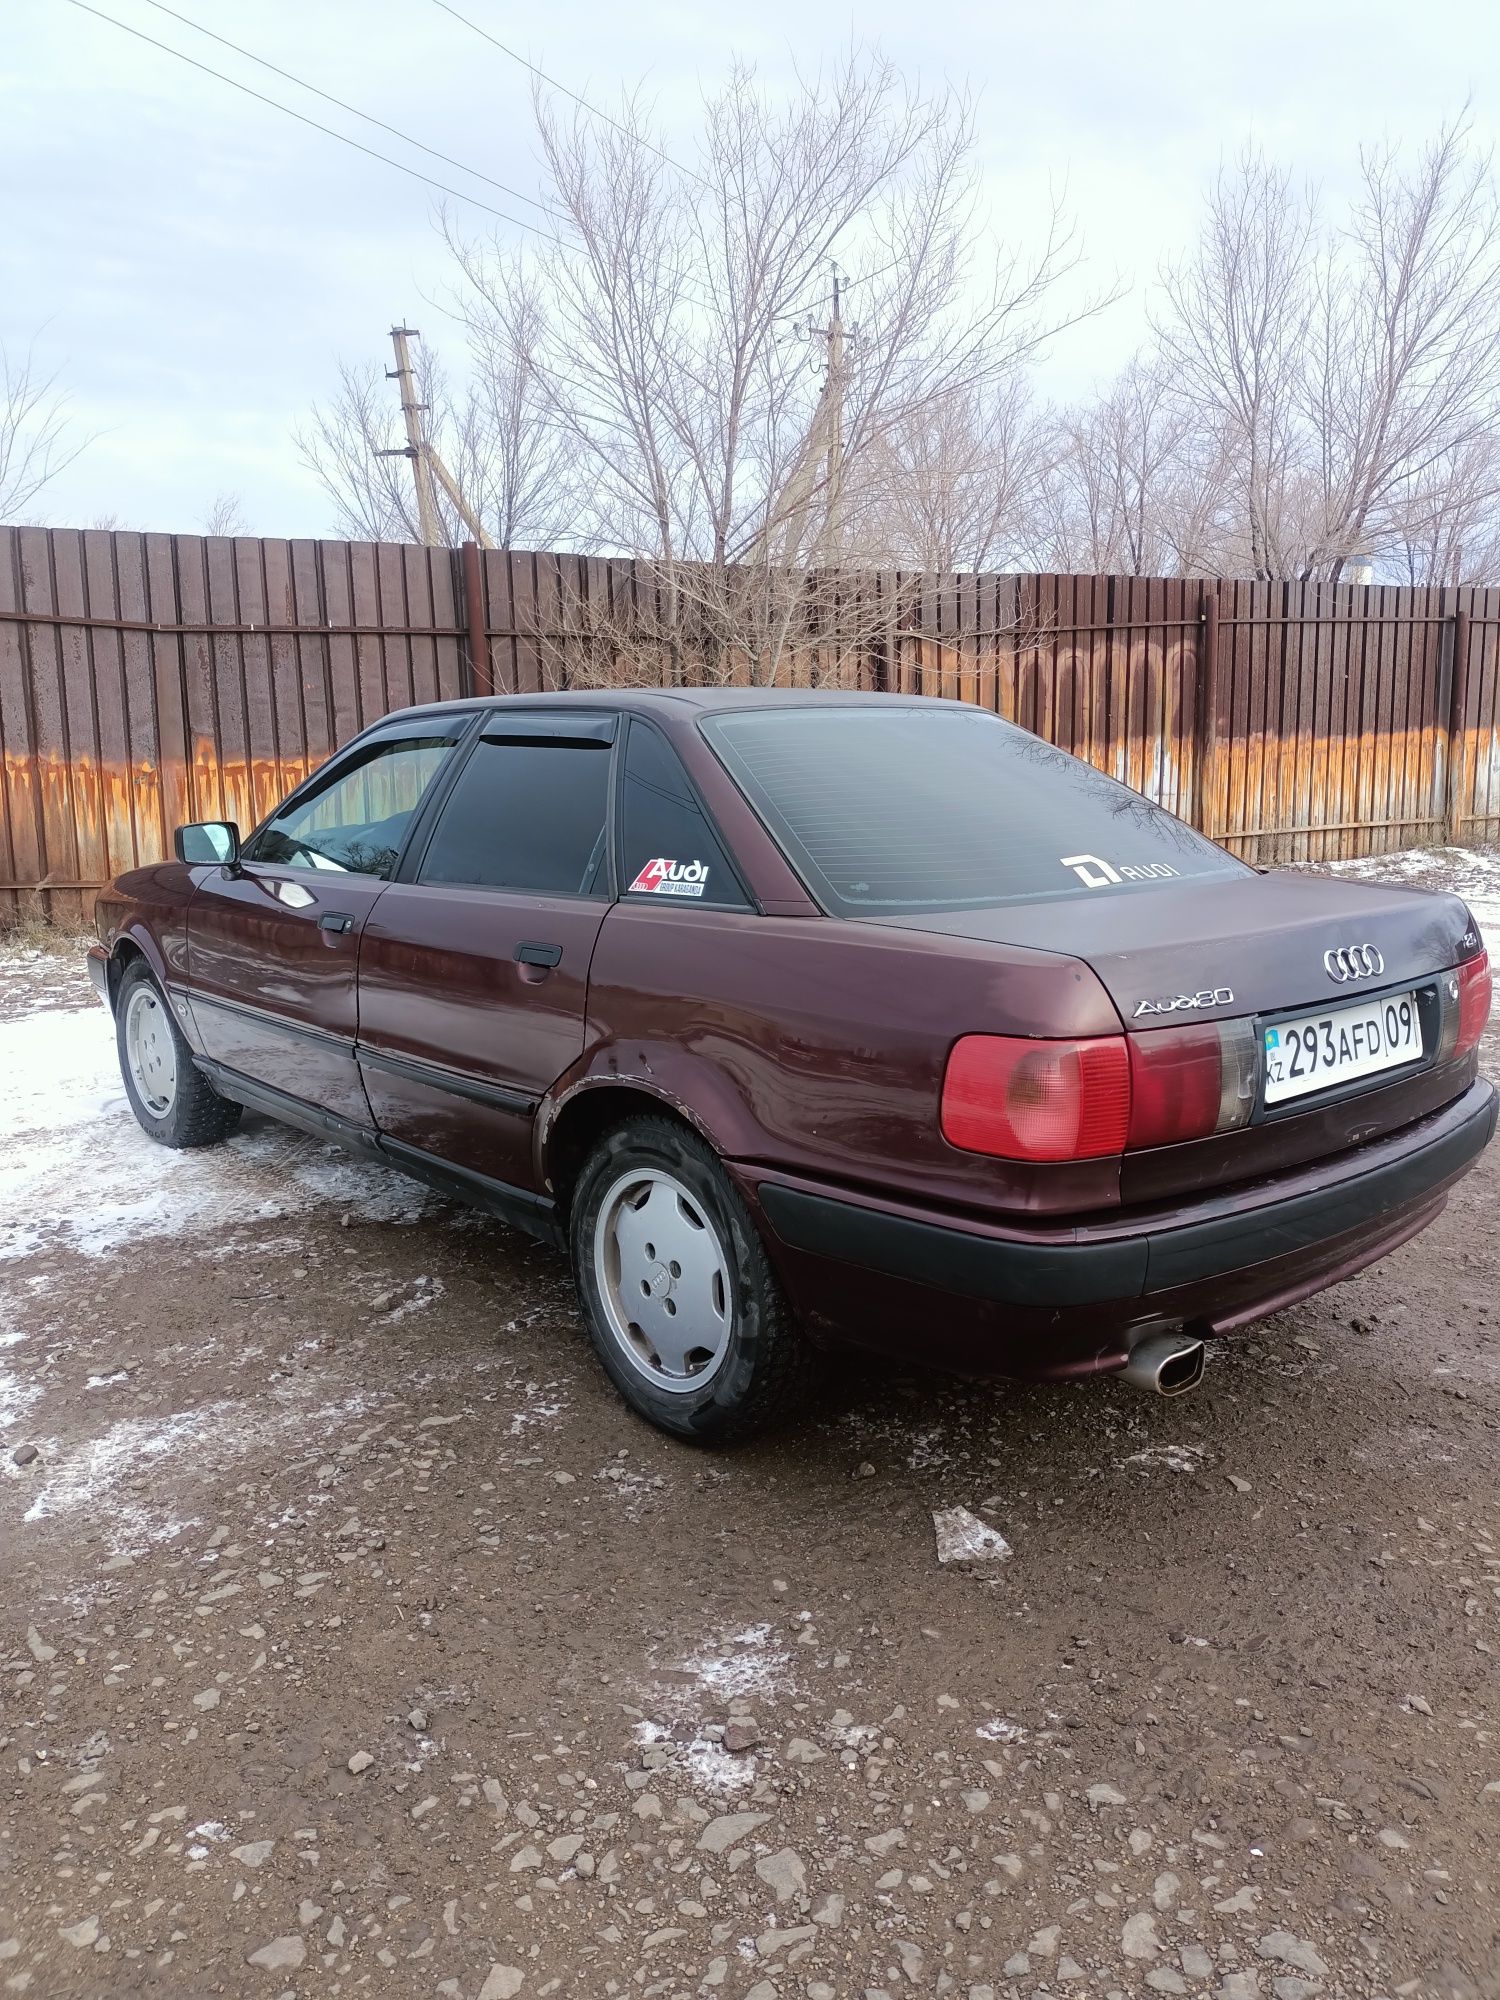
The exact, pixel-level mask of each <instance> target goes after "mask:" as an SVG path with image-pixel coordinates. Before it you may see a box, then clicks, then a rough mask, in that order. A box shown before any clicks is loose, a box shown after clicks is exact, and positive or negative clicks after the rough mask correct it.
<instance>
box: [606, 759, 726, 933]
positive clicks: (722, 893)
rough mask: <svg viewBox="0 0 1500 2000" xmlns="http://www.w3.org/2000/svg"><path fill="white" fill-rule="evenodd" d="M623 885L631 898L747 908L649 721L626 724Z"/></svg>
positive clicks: (677, 763) (676, 764) (677, 762)
mask: <svg viewBox="0 0 1500 2000" xmlns="http://www.w3.org/2000/svg"><path fill="white" fill-rule="evenodd" d="M620 849H621V868H620V891H621V894H622V895H624V896H627V897H629V898H630V899H631V900H634V899H635V898H636V897H645V896H650V897H651V898H653V900H654V901H656V902H658V903H669V902H670V903H677V904H683V905H686V906H689V907H696V906H699V905H701V904H704V903H713V904H717V905H719V906H720V907H721V908H722V907H724V906H726V905H727V906H728V907H729V908H731V909H740V910H745V909H749V908H750V899H749V897H748V896H747V895H746V893H745V890H744V887H743V885H742V884H741V882H740V878H739V876H738V874H737V873H736V872H735V869H734V866H733V864H732V863H731V862H730V859H729V856H728V854H727V853H726V852H725V850H724V847H723V845H722V843H721V842H720V840H719V837H718V835H717V834H716V833H715V832H714V830H713V828H712V827H711V826H710V825H709V822H708V816H707V814H706V813H705V812H704V810H703V808H702V806H701V805H700V804H699V802H698V798H697V795H696V793H695V792H694V790H693V787H692V783H691V781H690V780H689V778H688V775H687V772H686V771H685V770H684V769H683V767H682V760H681V758H680V757H679V756H678V755H677V752H676V751H675V750H674V749H673V748H672V746H671V745H670V744H669V743H668V742H667V740H666V738H665V737H664V736H660V735H658V733H657V732H656V730H654V729H653V728H652V727H651V726H650V725H649V724H648V723H644V722H641V721H639V720H636V721H633V722H632V723H631V725H630V736H629V739H628V741H627V743H626V747H625V767H624V773H623V776H622V781H621V786H620Z"/></svg>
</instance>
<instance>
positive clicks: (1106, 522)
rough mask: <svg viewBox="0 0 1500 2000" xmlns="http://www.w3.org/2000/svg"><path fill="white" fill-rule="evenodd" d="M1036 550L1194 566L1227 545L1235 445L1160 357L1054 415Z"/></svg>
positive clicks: (1119, 567) (1208, 564)
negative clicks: (1097, 394)
mask: <svg viewBox="0 0 1500 2000" xmlns="http://www.w3.org/2000/svg"><path fill="white" fill-rule="evenodd" d="M1043 456H1044V457H1045V460H1046V470H1045V473H1044V476H1043V478H1042V479H1041V482H1040V486H1039V491H1038V498H1037V505H1036V510H1035V521H1036V526H1035V531H1034V536H1033V540H1032V543H1031V546H1030V550H1029V557H1030V560H1032V561H1034V562H1037V563H1039V564H1040V565H1041V566H1042V567H1044V568H1049V569H1077V570H1093V571H1099V572H1103V571H1111V572H1115V573H1122V574H1126V575H1131V576H1160V575H1170V574H1179V575H1187V576H1191V575H1198V574H1202V573H1204V572H1206V571H1211V570H1213V569H1214V568H1216V567H1218V566H1219V564H1220V563H1221V561H1222V560H1223V557H1224V555H1225V547H1226V534H1227V532H1228V523H1227V521H1226V518H1225V516H1226V511H1227V493H1228V489H1229V484H1230V468H1231V461H1232V452H1231V450H1230V447H1229V444H1228V441H1227V439H1226V436H1225V433H1224V430H1223V428H1222V426H1221V427H1219V428H1218V429H1217V430H1215V429H1213V428H1210V427H1207V426H1205V425H1204V424H1203V422H1202V420H1201V415H1200V413H1199V411H1197V410H1196V409H1195V408H1194V407H1193V405H1192V404H1191V403H1190V402H1189V401H1188V400H1187V399H1185V398H1184V397H1183V396H1182V395H1181V394H1180V393H1179V392H1178V389H1177V386H1176V384H1175V382H1174V380H1173V378H1172V377H1171V376H1170V375H1169V373H1168V371H1167V369H1166V366H1165V365H1164V363H1163V362H1162V361H1161V359H1160V358H1159V357H1146V358H1137V359H1136V360H1135V361H1133V362H1131V363H1130V365H1129V366H1128V367H1127V368H1126V369H1125V370H1124V372H1123V373H1122V374H1121V375H1120V376H1119V377H1118V378H1117V379H1116V381H1115V382H1114V383H1112V384H1111V385H1110V387H1109V389H1108V390H1106V391H1105V392H1104V393H1103V394H1102V395H1101V396H1100V397H1099V398H1098V399H1097V401H1095V402H1093V403H1090V404H1086V405H1084V406H1082V407H1081V408H1079V409H1075V410H1069V411H1064V412H1062V413H1061V414H1060V415H1058V416H1056V417H1055V418H1054V419H1053V421H1052V424H1051V425H1050V427H1049V430H1048V432H1047V436H1046V446H1045V450H1044V453H1043Z"/></svg>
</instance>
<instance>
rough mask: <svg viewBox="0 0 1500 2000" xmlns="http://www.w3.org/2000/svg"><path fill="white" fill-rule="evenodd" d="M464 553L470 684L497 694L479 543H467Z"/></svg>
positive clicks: (475, 690)
mask: <svg viewBox="0 0 1500 2000" xmlns="http://www.w3.org/2000/svg"><path fill="white" fill-rule="evenodd" d="M460 554H461V556H462V559H463V572H464V619H465V624H466V626H467V644H468V653H469V660H468V666H469V685H470V687H471V688H472V689H473V691H474V693H475V694H493V693H494V692H495V676H494V672H493V669H492V667H491V664H490V641H489V633H488V631H487V630H486V627H485V616H484V570H483V567H482V566H481V564H480V560H479V544H478V543H477V542H465V543H464V545H463V548H462V550H461V551H460Z"/></svg>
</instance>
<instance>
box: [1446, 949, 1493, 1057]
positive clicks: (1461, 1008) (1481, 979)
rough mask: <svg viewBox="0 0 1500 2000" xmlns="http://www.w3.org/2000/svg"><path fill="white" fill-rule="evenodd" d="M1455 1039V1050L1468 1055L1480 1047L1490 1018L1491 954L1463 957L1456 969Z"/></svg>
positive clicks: (1483, 952)
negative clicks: (1464, 958)
mask: <svg viewBox="0 0 1500 2000" xmlns="http://www.w3.org/2000/svg"><path fill="white" fill-rule="evenodd" d="M1457 978H1458V1041H1457V1043H1456V1045H1455V1048H1454V1054H1455V1055H1460V1056H1466V1055H1468V1054H1469V1053H1470V1052H1471V1051H1472V1050H1474V1049H1477V1048H1478V1047H1479V1040H1480V1037H1481V1036H1482V1035H1483V1033H1484V1031H1485V1029H1486V1028H1487V1027H1488V1026H1489V1021H1490V999H1491V992H1492V987H1491V980H1490V955H1489V953H1488V952H1487V951H1482V952H1480V954H1479V956H1478V958H1470V959H1466V960H1465V961H1464V963H1463V964H1462V965H1461V966H1459V968H1458V973H1457Z"/></svg>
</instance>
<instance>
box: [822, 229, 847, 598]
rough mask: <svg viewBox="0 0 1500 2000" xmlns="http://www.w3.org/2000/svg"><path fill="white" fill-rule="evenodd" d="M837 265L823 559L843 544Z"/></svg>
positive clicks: (828, 383)
mask: <svg viewBox="0 0 1500 2000" xmlns="http://www.w3.org/2000/svg"><path fill="white" fill-rule="evenodd" d="M840 291H841V285H840V282H839V267H838V265H837V264H835V265H834V267H833V310H832V311H831V312H830V314H829V316H828V376H827V380H826V381H825V382H824V384H823V391H824V396H825V398H826V399H827V402H828V412H827V418H826V422H827V427H828V480H827V486H826V489H825V492H824V499H823V548H822V555H823V560H824V561H825V562H827V561H828V559H829V557H830V556H832V557H837V555H838V554H839V551H840V550H841V549H842V547H843V518H842V517H843V497H844V320H843V315H842V313H841V312H840V310H839V306H840V298H839V294H840Z"/></svg>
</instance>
